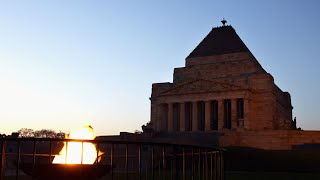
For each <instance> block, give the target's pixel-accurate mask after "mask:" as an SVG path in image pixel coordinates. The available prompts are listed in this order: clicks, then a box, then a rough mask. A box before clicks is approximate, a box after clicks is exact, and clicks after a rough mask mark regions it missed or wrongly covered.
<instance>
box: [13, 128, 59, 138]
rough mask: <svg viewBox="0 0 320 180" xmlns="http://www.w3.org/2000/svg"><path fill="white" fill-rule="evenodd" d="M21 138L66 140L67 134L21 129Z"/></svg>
mask: <svg viewBox="0 0 320 180" xmlns="http://www.w3.org/2000/svg"><path fill="white" fill-rule="evenodd" d="M18 133H19V137H20V138H30V137H34V138H65V133H64V132H61V131H59V132H58V133H57V132H56V131H54V130H52V129H41V130H37V131H34V130H33V129H28V128H21V129H20V130H19V131H18Z"/></svg>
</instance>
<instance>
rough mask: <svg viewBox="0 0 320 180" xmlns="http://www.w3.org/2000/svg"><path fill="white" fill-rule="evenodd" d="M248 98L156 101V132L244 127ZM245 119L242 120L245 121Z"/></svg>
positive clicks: (246, 117) (245, 125)
mask: <svg viewBox="0 0 320 180" xmlns="http://www.w3.org/2000/svg"><path fill="white" fill-rule="evenodd" d="M247 115H248V100H247V99H243V98H234V99H220V100H206V101H193V102H190V101H186V102H168V103H161V104H158V108H157V122H156V124H157V125H156V129H157V130H160V131H168V132H177V131H194V132H198V131H214V130H220V129H224V128H225V129H235V128H244V127H248V125H247V124H246V123H247V121H245V119H248V116H247ZM245 122H246V123H245Z"/></svg>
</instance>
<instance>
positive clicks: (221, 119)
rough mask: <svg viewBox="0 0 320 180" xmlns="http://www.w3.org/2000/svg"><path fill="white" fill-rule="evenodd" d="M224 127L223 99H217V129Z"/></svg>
mask: <svg viewBox="0 0 320 180" xmlns="http://www.w3.org/2000/svg"><path fill="white" fill-rule="evenodd" d="M223 128H224V100H223V99H220V100H218V129H219V130H220V129H223Z"/></svg>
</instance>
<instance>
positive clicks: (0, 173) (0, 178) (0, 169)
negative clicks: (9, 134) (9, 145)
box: [0, 138, 6, 180]
mask: <svg viewBox="0 0 320 180" xmlns="http://www.w3.org/2000/svg"><path fill="white" fill-rule="evenodd" d="M0 158H1V164H0V180H4V173H5V170H6V141H5V140H4V138H1V156H0Z"/></svg>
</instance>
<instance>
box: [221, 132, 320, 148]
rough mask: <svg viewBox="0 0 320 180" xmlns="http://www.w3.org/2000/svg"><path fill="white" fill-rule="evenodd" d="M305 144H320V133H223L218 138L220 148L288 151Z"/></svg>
mask: <svg viewBox="0 0 320 180" xmlns="http://www.w3.org/2000/svg"><path fill="white" fill-rule="evenodd" d="M307 143H320V131H298V130H269V131H225V132H222V133H221V135H220V138H219V145H220V146H221V147H228V146H240V147H252V148H258V149H266V150H290V149H292V147H293V146H294V145H303V144H307Z"/></svg>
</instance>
